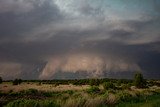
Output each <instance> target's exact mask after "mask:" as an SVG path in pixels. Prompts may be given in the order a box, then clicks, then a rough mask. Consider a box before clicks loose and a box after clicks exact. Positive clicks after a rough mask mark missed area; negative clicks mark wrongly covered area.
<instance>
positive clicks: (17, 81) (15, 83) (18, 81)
mask: <svg viewBox="0 0 160 107" xmlns="http://www.w3.org/2000/svg"><path fill="white" fill-rule="evenodd" d="M21 83H22V80H21V79H15V80H13V85H18V84H21Z"/></svg>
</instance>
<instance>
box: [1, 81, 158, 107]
mask: <svg viewBox="0 0 160 107" xmlns="http://www.w3.org/2000/svg"><path fill="white" fill-rule="evenodd" d="M66 81H67V80H66ZM74 81H76V85H75V83H73V82H71V81H69V82H68V81H67V82H64V81H62V82H61V83H60V82H59V81H58V84H56V82H55V81H54V82H53V81H51V82H48V81H39V82H37V81H36V82H30V81H29V82H26V81H23V82H22V83H21V84H19V85H13V84H12V82H11V81H10V82H3V83H2V84H0V104H1V106H5V107H159V104H160V87H159V81H148V82H147V87H146V88H136V87H135V86H134V85H133V84H132V82H133V81H130V80H121V81H119V80H107V81H112V83H113V84H112V85H114V87H113V86H111V85H110V87H108V88H106V86H105V85H104V84H102V83H101V82H99V84H92V85H90V84H89V82H86V80H85V81H84V80H83V82H79V83H80V84H79V83H77V80H74ZM94 82H96V81H95V80H94ZM102 82H104V81H102ZM81 84H82V85H81Z"/></svg>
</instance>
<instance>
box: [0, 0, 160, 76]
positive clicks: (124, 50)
mask: <svg viewBox="0 0 160 107" xmlns="http://www.w3.org/2000/svg"><path fill="white" fill-rule="evenodd" d="M136 71H141V72H142V73H143V74H144V76H145V77H146V78H158V79H160V1H159V0H0V76H1V77H2V78H4V79H15V78H22V79H57V78H58V79H66V78H89V77H114V78H115V77H116V78H125V77H127V78H131V77H132V76H133V74H134V73H135V72H136Z"/></svg>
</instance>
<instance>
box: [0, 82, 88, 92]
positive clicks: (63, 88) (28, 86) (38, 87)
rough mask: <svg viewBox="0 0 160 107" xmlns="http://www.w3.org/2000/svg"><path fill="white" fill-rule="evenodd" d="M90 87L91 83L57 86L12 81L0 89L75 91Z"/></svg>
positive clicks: (4, 90)
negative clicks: (17, 83)
mask: <svg viewBox="0 0 160 107" xmlns="http://www.w3.org/2000/svg"><path fill="white" fill-rule="evenodd" d="M87 88H89V85H81V86H78V85H77V86H76V85H72V84H69V85H58V86H55V85H54V84H41V85H39V84H38V83H32V82H30V83H22V84H20V85H12V84H11V83H3V84H0V91H2V92H9V91H11V90H12V91H13V92H19V91H22V90H27V89H36V90H38V91H48V92H52V91H67V90H73V91H81V90H85V89H87Z"/></svg>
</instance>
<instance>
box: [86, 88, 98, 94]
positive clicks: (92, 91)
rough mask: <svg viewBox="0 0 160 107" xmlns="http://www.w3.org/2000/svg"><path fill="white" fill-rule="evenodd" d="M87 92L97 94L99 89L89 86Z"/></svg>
mask: <svg viewBox="0 0 160 107" xmlns="http://www.w3.org/2000/svg"><path fill="white" fill-rule="evenodd" d="M87 92H88V93H90V94H92V93H98V92H100V89H99V87H97V86H91V87H90V88H89V89H87Z"/></svg>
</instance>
